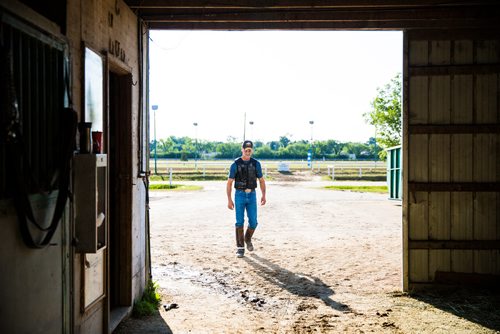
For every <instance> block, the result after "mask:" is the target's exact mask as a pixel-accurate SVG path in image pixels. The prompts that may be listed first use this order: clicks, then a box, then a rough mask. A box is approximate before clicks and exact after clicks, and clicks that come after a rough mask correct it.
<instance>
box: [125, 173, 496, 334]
mask: <svg viewBox="0 0 500 334" xmlns="http://www.w3.org/2000/svg"><path fill="white" fill-rule="evenodd" d="M197 184H202V185H203V187H204V188H203V190H201V191H186V192H173V191H156V192H152V193H151V203H150V204H151V244H152V259H153V263H152V268H153V279H154V280H155V281H156V282H157V283H158V284H159V286H160V292H161V295H162V304H165V305H168V304H177V305H178V308H172V309H170V310H166V309H165V308H164V307H161V308H160V310H159V312H158V314H157V315H156V316H152V317H147V318H143V319H134V318H131V319H129V320H127V321H125V322H123V323H122V324H121V325H120V326H119V328H118V329H117V330H116V331H115V333H120V334H127V333H218V334H219V333H231V334H235V333H499V330H500V314H499V313H500V312H499V311H498V310H499V309H500V308H499V307H500V302H499V298H498V297H499V295H498V293H492V292H491V291H481V290H475V291H471V290H462V289H461V290H457V289H450V290H440V291H439V292H436V291H434V292H432V291H430V292H426V293H425V294H423V293H421V294H412V295H406V294H404V293H402V292H401V288H402V284H401V281H402V278H401V275H402V272H401V270H402V269H401V267H402V227H401V225H402V218H401V216H402V207H401V202H399V201H391V200H388V199H387V195H384V194H370V193H355V192H341V191H331V190H325V189H323V188H322V187H323V186H324V185H326V184H332V182H328V183H327V182H324V181H320V180H317V179H314V178H308V177H307V176H306V177H297V176H295V177H288V178H287V177H285V178H283V179H281V180H280V179H277V180H275V181H272V182H268V194H267V200H268V203H267V204H266V205H265V206H259V209H258V210H259V226H258V229H257V230H256V232H255V235H254V246H255V251H253V252H247V253H246V254H245V255H246V256H245V257H244V258H242V259H238V258H236V256H235V240H234V239H235V238H234V211H230V210H229V209H227V206H226V205H227V200H226V195H225V182H221V181H218V182H198V183H197ZM258 195H259V198H260V191H259V193H258Z"/></svg>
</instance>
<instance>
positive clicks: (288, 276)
mask: <svg viewBox="0 0 500 334" xmlns="http://www.w3.org/2000/svg"><path fill="white" fill-rule="evenodd" d="M244 260H245V261H246V262H247V263H248V264H250V265H251V266H252V267H254V268H255V269H256V270H257V272H258V273H259V275H260V276H261V277H262V278H264V279H265V280H266V281H268V282H270V283H272V284H275V285H277V286H278V287H280V288H282V289H285V290H287V291H289V292H290V293H293V294H295V295H297V296H302V297H314V298H318V299H320V300H321V301H323V303H325V304H326V305H328V306H330V307H331V308H333V309H335V310H337V311H341V312H351V308H350V307H349V306H348V305H345V304H342V303H339V302H336V301H334V300H333V299H331V298H330V296H332V295H333V294H335V292H334V291H333V289H332V288H330V287H329V286H328V285H326V284H325V283H323V282H322V281H321V280H320V279H319V278H317V277H314V276H310V275H305V274H297V273H294V272H291V271H289V270H287V269H285V268H282V267H280V266H278V265H277V264H274V263H272V262H271V261H269V260H266V259H263V258H262V257H260V256H258V255H256V254H251V255H250V257H244Z"/></svg>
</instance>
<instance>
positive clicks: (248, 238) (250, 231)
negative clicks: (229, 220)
mask: <svg viewBox="0 0 500 334" xmlns="http://www.w3.org/2000/svg"><path fill="white" fill-rule="evenodd" d="M253 232H255V229H251V228H247V232H246V233H245V243H246V244H247V249H248V251H250V252H251V251H253V244H252V235H253Z"/></svg>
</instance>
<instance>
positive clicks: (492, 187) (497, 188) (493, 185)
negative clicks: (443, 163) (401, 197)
mask: <svg viewBox="0 0 500 334" xmlns="http://www.w3.org/2000/svg"><path fill="white" fill-rule="evenodd" d="M408 190H409V191H410V192H414V191H430V192H441V191H445V192H500V182H449V183H444V182H408Z"/></svg>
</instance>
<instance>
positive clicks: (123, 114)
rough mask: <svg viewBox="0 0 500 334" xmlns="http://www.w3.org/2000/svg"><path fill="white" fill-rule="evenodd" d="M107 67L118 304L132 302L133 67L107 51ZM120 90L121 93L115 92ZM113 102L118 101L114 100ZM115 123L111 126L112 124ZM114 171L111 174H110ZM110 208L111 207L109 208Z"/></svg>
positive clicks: (112, 222)
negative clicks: (118, 111) (112, 151)
mask: <svg viewBox="0 0 500 334" xmlns="http://www.w3.org/2000/svg"><path fill="white" fill-rule="evenodd" d="M106 59H107V68H106V79H107V85H106V87H107V111H108V117H107V119H108V124H106V128H107V129H108V135H107V136H106V144H107V145H108V146H107V151H108V152H109V159H108V166H109V168H108V173H109V175H108V179H109V180H110V181H109V182H110V183H111V179H112V178H113V180H114V182H115V184H116V185H117V186H119V187H120V189H121V191H119V192H116V191H115V189H111V188H109V189H110V192H114V196H116V197H115V200H116V201H117V202H118V203H111V202H110V207H111V206H114V207H115V208H117V211H114V212H115V214H118V217H116V218H115V217H113V216H110V217H108V219H109V220H108V224H109V229H110V232H111V226H112V224H116V223H117V222H118V221H119V225H118V231H119V237H118V238H117V240H118V241H119V244H118V248H119V251H118V252H116V253H117V254H118V259H117V260H118V267H119V268H120V271H123V272H122V273H121V274H119V275H118V277H119V279H118V285H119V289H118V291H119V292H118V296H116V294H113V296H114V297H115V298H117V300H118V304H119V305H120V306H132V301H133V298H132V208H133V205H132V201H133V198H132V180H131V178H132V171H133V159H132V158H133V154H132V147H133V135H132V109H133V108H132V70H131V69H130V68H127V67H126V65H124V64H123V63H122V62H120V61H119V60H118V59H116V58H114V57H113V56H111V55H109V54H108V55H107V58H106ZM112 75H113V76H116V78H118V79H119V80H118V81H119V82H118V84H117V86H113V87H112V86H111V85H112V82H111V76H112ZM116 92H119V93H120V94H116ZM114 102H117V103H115V104H113V103H114ZM114 105H116V106H118V108H119V109H120V115H119V117H117V118H119V120H120V122H119V124H112V120H113V119H114V118H113V117H112V116H113V115H112V113H113V112H115V110H116V109H114V107H113V106H114ZM113 127H114V128H113ZM110 131H115V139H114V142H112V141H111V138H110V135H109V134H110V133H111V132H110ZM112 146H113V147H115V148H116V151H115V152H116V153H115V154H116V155H117V157H114V156H112V154H111V147H112ZM116 158H118V159H120V163H119V165H120V166H122V167H121V169H120V170H116V169H115V168H113V167H114V166H116ZM112 173H114V174H112ZM110 211H111V210H110ZM110 241H111V233H108V245H109V252H108V264H107V265H108V270H109V271H108V272H109V273H110V275H108V296H109V298H108V312H109V311H110V307H111V296H112V294H111V291H112V288H113V287H112V284H116V282H111V271H110V270H111V256H115V255H114V254H113V245H112V244H111V242H110Z"/></svg>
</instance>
